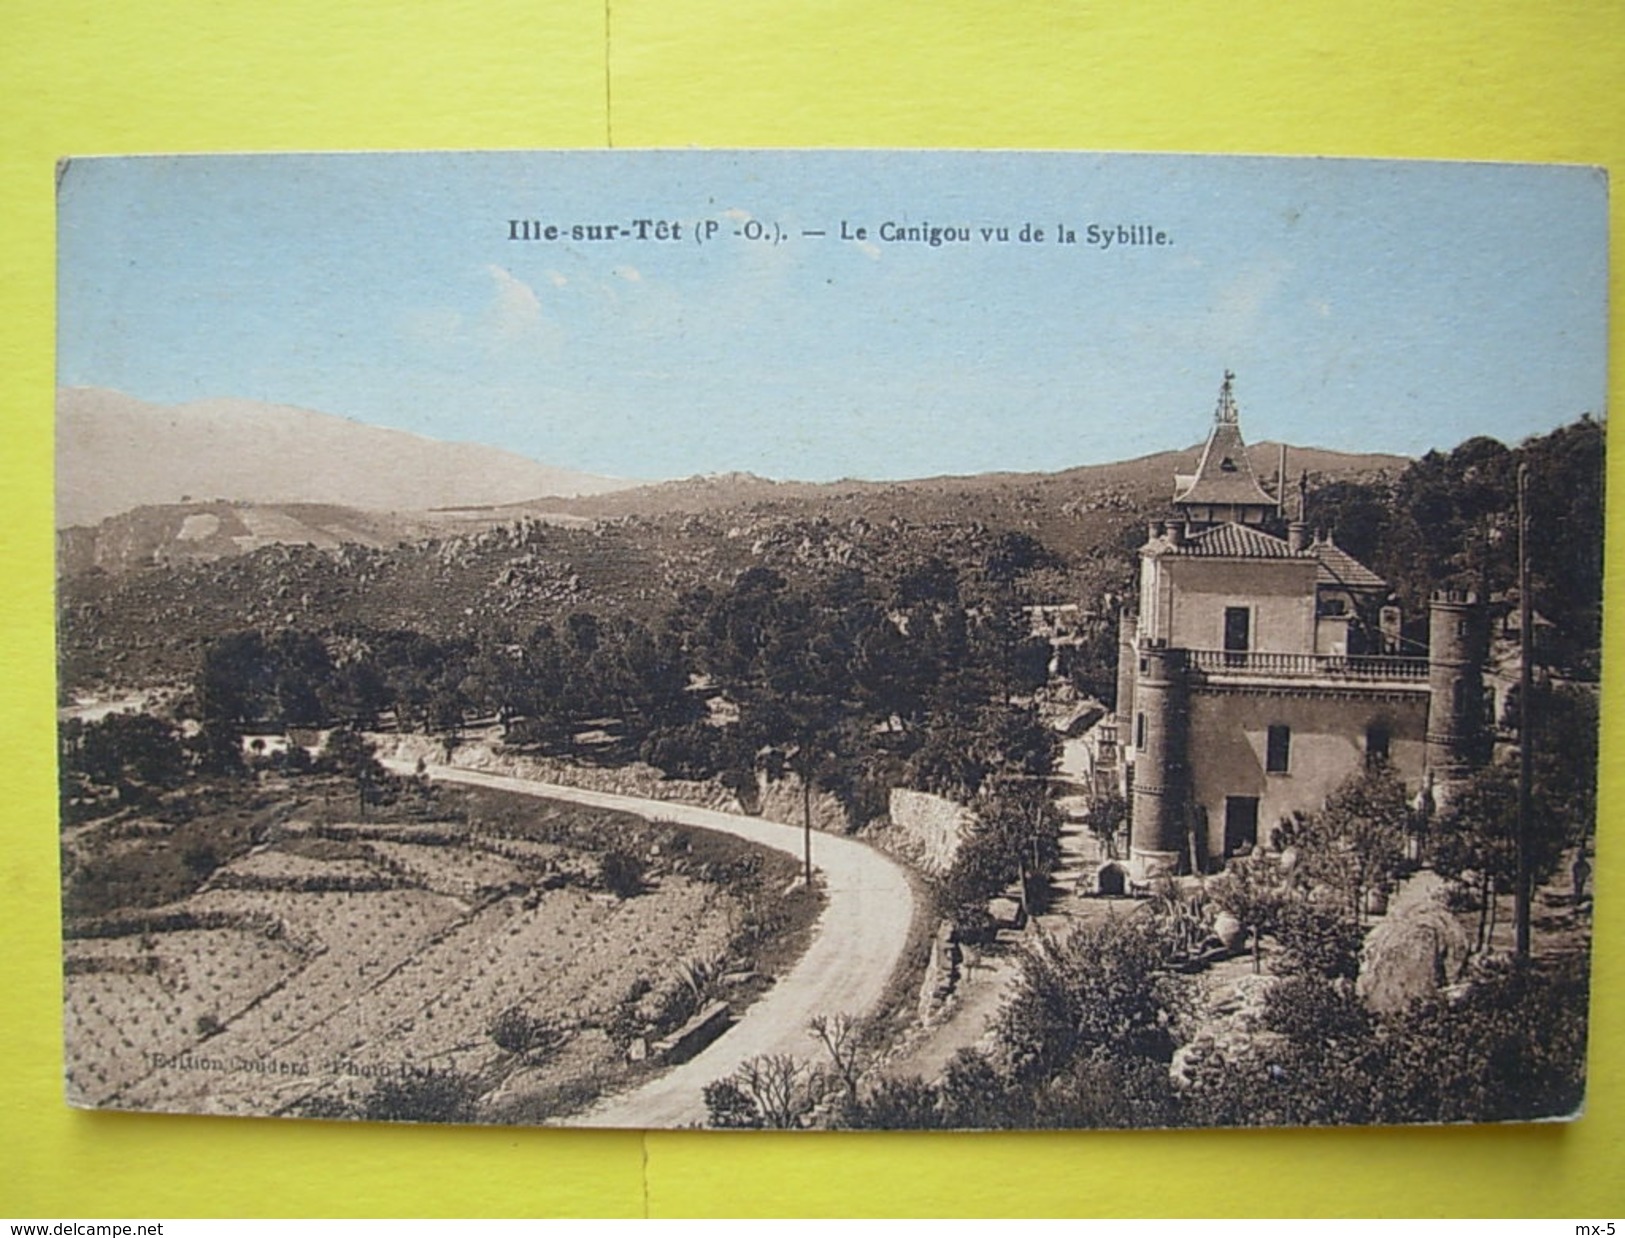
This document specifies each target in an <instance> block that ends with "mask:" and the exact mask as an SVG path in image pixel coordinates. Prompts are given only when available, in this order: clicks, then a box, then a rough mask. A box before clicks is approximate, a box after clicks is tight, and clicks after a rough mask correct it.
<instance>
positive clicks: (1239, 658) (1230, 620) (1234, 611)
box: [1224, 606, 1253, 666]
mask: <svg viewBox="0 0 1625 1238" xmlns="http://www.w3.org/2000/svg"><path fill="white" fill-rule="evenodd" d="M1252 625H1253V616H1252V612H1251V611H1249V610H1248V609H1247V608H1246V607H1245V606H1226V607H1225V608H1224V654H1225V657H1224V661H1225V665H1227V666H1245V665H1246V662H1247V657H1246V655H1247V650H1248V649H1250V648H1251V647H1252Z"/></svg>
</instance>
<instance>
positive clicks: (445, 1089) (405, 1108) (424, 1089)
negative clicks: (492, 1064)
mask: <svg viewBox="0 0 1625 1238" xmlns="http://www.w3.org/2000/svg"><path fill="white" fill-rule="evenodd" d="M479 1097H480V1088H479V1084H478V1083H477V1082H476V1081H475V1080H473V1079H471V1078H468V1077H466V1076H463V1075H455V1074H451V1073H449V1072H436V1073H434V1074H429V1075H412V1076H408V1077H407V1078H404V1079H385V1080H384V1081H383V1082H381V1083H379V1084H378V1085H377V1086H376V1087H374V1088H373V1090H372V1092H371V1094H370V1095H368V1097H367V1098H366V1100H365V1101H363V1102H362V1106H361V1116H362V1117H363V1118H366V1119H367V1120H369V1121H373V1122H472V1121H475V1120H476V1113H477V1109H478V1102H479Z"/></svg>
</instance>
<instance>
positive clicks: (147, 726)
mask: <svg viewBox="0 0 1625 1238" xmlns="http://www.w3.org/2000/svg"><path fill="white" fill-rule="evenodd" d="M59 744H60V749H61V758H62V760H61V771H62V773H61V777H62V795H63V800H64V802H66V801H67V800H68V799H69V798H72V797H73V796H75V795H80V794H84V793H85V792H87V791H91V790H94V789H97V788H105V789H106V790H110V791H113V792H114V793H115V794H116V795H117V797H118V801H119V803H120V804H133V803H140V802H144V801H146V800H149V799H151V798H153V797H154V796H155V795H157V794H158V793H159V792H161V791H165V790H168V789H170V788H172V787H175V786H178V785H180V783H181V781H182V780H183V779H184V778H185V775H186V750H185V748H184V747H183V745H182V742H181V737H180V734H179V732H178V731H176V729H175V728H174V727H172V726H171V725H170V724H169V723H167V722H164V721H163V720H162V719H159V718H155V717H153V716H152V715H151V714H137V713H115V714H108V715H107V716H106V717H104V718H99V719H97V720H95V721H93V722H83V721H81V720H80V719H77V718H70V719H69V720H68V721H66V722H65V723H63V725H62V730H61V733H60V736H59Z"/></svg>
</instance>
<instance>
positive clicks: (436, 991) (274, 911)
mask: <svg viewBox="0 0 1625 1238" xmlns="http://www.w3.org/2000/svg"><path fill="white" fill-rule="evenodd" d="M645 828H646V829H664V830H665V831H666V842H665V851H664V854H665V855H666V856H667V857H670V856H671V855H672V854H673V853H674V848H673V847H672V846H671V842H670V837H669V833H670V829H671V827H653V826H646V827H645ZM644 841H646V837H645V839H644ZM737 846H739V847H741V848H743V847H744V846H745V845H744V844H737ZM647 849H648V850H649V851H650V852H651V853H652V854H654V855H656V856H658V855H659V854H660V853H661V849H660V848H659V847H649V848H647ZM675 851H676V852H677V853H678V854H680V853H681V848H676V849H675ZM598 863H599V859H598V857H597V856H595V855H594V854H593V853H592V852H591V851H588V850H584V849H582V848H580V847H576V846H571V845H564V844H560V843H557V842H553V841H545V840H539V839H534V838H524V837H516V836H514V834H513V831H512V829H511V822H510V823H507V824H505V825H504V826H502V827H492V828H491V829H490V830H489V831H485V830H482V828H481V827H479V826H469V825H465V824H464V823H462V822H460V821H458V822H450V823H445V824H441V823H429V824H425V825H388V826H380V825H377V824H372V823H367V824H358V823H350V824H337V825H335V824H331V823H329V824H323V825H321V826H319V827H318V826H315V825H313V824H311V823H309V822H301V821H299V820H297V819H294V820H289V821H287V822H286V823H285V824H283V825H282V826H281V827H280V828H278V829H277V830H276V831H275V835H274V837H273V838H271V839H269V840H267V841H264V842H262V843H260V844H259V845H257V846H255V847H253V848H251V849H250V850H248V851H246V852H245V853H243V854H241V855H238V856H237V857H236V858H235V859H233V860H231V861H230V862H228V863H226V864H224V865H222V866H221V867H219V868H217V869H216V870H215V871H214V872H213V873H212V874H211V875H210V876H209V877H208V879H207V880H206V881H204V882H203V883H202V884H201V886H200V888H198V889H197V890H196V891H195V892H193V893H192V894H190V895H189V896H187V897H186V898H184V899H181V900H179V901H177V902H173V903H169V904H165V905H162V906H158V907H150V908H146V909H135V910H125V911H120V912H117V913H115V914H112V915H106V916H102V917H100V918H88V919H85V920H81V921H72V920H71V919H70V925H69V940H68V941H67V945H66V955H65V958H66V965H65V972H66V975H65V982H64V993H65V998H64V1000H65V1007H66V1032H67V1087H68V1095H69V1099H70V1100H71V1101H72V1102H73V1103H75V1104H80V1105H87V1106H97V1107H108V1108H118V1109H132V1110H158V1111H185V1112H194V1113H216V1114H240V1115H306V1116H320V1117H338V1116H383V1117H418V1116H422V1117H442V1118H443V1117H447V1116H454V1117H458V1118H463V1119H467V1120H477V1121H527V1122H535V1121H547V1120H550V1119H555V1118H561V1117H564V1116H567V1114H568V1113H569V1112H571V1111H574V1110H576V1109H579V1108H580V1107H581V1106H584V1105H585V1104H587V1103H589V1102H591V1101H592V1100H593V1099H594V1098H595V1097H596V1096H597V1095H598V1094H599V1092H600V1091H602V1090H604V1089H607V1088H615V1087H620V1086H622V1085H625V1084H627V1083H628V1082H631V1081H635V1080H636V1078H638V1077H639V1076H641V1075H644V1074H647V1073H649V1072H650V1071H652V1070H654V1069H656V1067H655V1066H654V1065H653V1064H651V1063H646V1062H642V1061H632V1060H629V1059H631V1058H639V1057H641V1054H640V1053H638V1052H634V1053H631V1054H629V1053H628V1052H627V1050H628V1048H629V1046H630V1044H631V1043H632V1042H633V1041H640V1042H643V1043H646V1042H647V1040H649V1039H651V1038H653V1037H654V1036H655V1035H657V1034H659V1033H660V1032H661V1030H662V1024H663V1021H664V1023H666V1024H669V1023H670V1022H671V1020H672V1019H674V1018H680V1017H681V1011H682V1009H683V992H682V990H683V986H684V985H685V984H687V985H690V986H696V987H697V982H696V975H698V976H699V977H700V978H702V979H704V978H708V979H709V980H710V981H711V982H712V983H718V982H719V978H720V976H721V974H722V972H723V970H724V967H727V968H732V969H734V971H735V972H736V973H738V975H736V977H735V983H742V984H747V985H748V984H754V985H755V986H756V987H755V988H754V989H753V990H751V991H752V992H759V991H760V988H761V986H763V985H765V984H766V983H767V981H766V980H765V979H763V978H761V977H758V976H754V975H753V974H751V973H750V972H749V967H750V963H751V960H750V958H749V957H748V953H746V954H742V953H741V944H740V943H741V927H742V925H743V924H745V923H746V922H747V921H748V919H749V914H748V912H749V909H748V908H747V905H746V904H747V902H748V901H750V900H749V899H746V898H741V896H740V893H739V888H738V886H737V884H733V885H731V884H730V883H728V882H722V881H718V880H715V879H714V875H713V874H712V873H711V871H710V867H709V866H707V868H706V871H705V872H704V873H691V872H685V871H683V869H684V865H683V864H682V863H681V862H667V861H664V860H657V861H656V862H654V863H651V864H650V867H649V875H648V878H647V880H646V883H645V889H644V891H643V892H642V893H639V894H637V895H636V896H635V897H627V898H620V897H617V896H616V895H615V894H612V893H609V892H607V891H606V890H604V889H602V888H601V886H602V883H601V882H599V881H597V880H595V877H596V866H597V865H598ZM764 863H765V862H764V861H763V859H762V857H760V856H758V857H757V858H756V859H755V860H753V861H751V862H750V863H747V865H746V867H747V868H749V867H751V864H754V865H755V868H756V870H757V871H762V870H763V869H764ZM766 871H768V872H770V873H771V875H772V879H773V880H775V881H777V880H778V878H779V876H780V875H779V874H778V873H777V870H776V869H774V868H772V867H771V865H766ZM685 961H694V962H695V963H697V964H699V970H698V972H695V971H693V970H690V971H688V972H687V973H686V974H685V972H684V969H683V968H682V966H681V964H683V963H684V962H685ZM504 1019H506V1020H507V1021H508V1025H510V1026H513V1027H517V1028H519V1029H521V1031H522V1032H524V1036H522V1037H521V1039H522V1040H524V1043H521V1044H518V1045H516V1044H515V1043H514V1037H513V1036H508V1037H504V1036H502V1035H500V1034H496V1033H495V1032H494V1030H493V1029H496V1028H499V1027H500V1026H502V1025H503V1023H502V1021H503V1020H504ZM525 1037H529V1039H525ZM436 1089H438V1093H437V1094H440V1095H445V1094H448V1093H450V1094H453V1095H455V1096H456V1097H457V1099H458V1105H459V1106H460V1108H458V1109H456V1111H455V1112H452V1113H449V1114H448V1113H447V1112H445V1111H443V1110H436V1109H432V1107H431V1109H429V1110H426V1111H425V1112H423V1113H422V1114H418V1113H415V1112H406V1113H399V1112H390V1111H387V1105H386V1106H385V1107H384V1109H385V1111H380V1100H379V1098H380V1097H381V1096H384V1097H388V1096H396V1097H399V1096H401V1095H407V1096H411V1095H413V1094H414V1093H415V1091H426V1092H429V1093H435V1092H436Z"/></svg>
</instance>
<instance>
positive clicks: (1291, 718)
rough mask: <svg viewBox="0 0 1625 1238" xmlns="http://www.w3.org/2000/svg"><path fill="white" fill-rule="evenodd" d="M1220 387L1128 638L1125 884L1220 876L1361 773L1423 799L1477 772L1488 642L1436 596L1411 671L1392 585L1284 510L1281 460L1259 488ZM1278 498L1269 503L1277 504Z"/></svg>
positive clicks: (1144, 554)
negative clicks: (1217, 871) (1381, 766)
mask: <svg viewBox="0 0 1625 1238" xmlns="http://www.w3.org/2000/svg"><path fill="white" fill-rule="evenodd" d="M1232 384H1233V376H1232V375H1230V374H1226V375H1225V379H1224V384H1223V386H1222V387H1221V388H1220V391H1219V400H1218V407H1217V408H1216V410H1215V412H1214V421H1213V427H1212V431H1211V433H1210V434H1209V436H1208V440H1207V445H1206V447H1205V449H1204V450H1203V452H1202V456H1201V460H1200V462H1199V463H1198V465H1197V468H1196V471H1195V472H1194V473H1193V474H1189V475H1180V476H1177V477H1176V478H1175V486H1174V495H1173V502H1172V510H1171V512H1170V513H1169V515H1168V516H1167V518H1165V519H1163V520H1158V521H1153V522H1152V524H1151V526H1150V529H1149V533H1148V536H1147V539H1146V542H1145V544H1144V545H1143V546H1142V547H1141V548H1140V552H1139V553H1140V588H1139V600H1138V607H1137V613H1130V612H1125V614H1124V615H1123V617H1122V625H1121V629H1120V647H1119V659H1118V676H1117V684H1118V686H1117V706H1116V724H1117V725H1116V731H1117V737H1118V742H1119V744H1120V747H1121V754H1122V760H1123V765H1122V768H1123V782H1124V791H1125V794H1126V797H1127V799H1128V801H1129V805H1130V816H1129V820H1130V835H1129V841H1130V863H1129V878H1130V880H1131V881H1133V882H1136V883H1145V882H1147V881H1150V880H1152V879H1154V878H1157V877H1159V876H1163V875H1168V874H1175V873H1182V872H1190V871H1193V870H1198V869H1200V870H1211V869H1213V868H1216V867H1218V866H1220V865H1222V864H1223V862H1224V860H1225V859H1227V858H1229V857H1230V856H1233V855H1236V854H1238V853H1243V852H1245V851H1247V850H1249V849H1251V848H1254V847H1259V846H1268V845H1269V837H1270V833H1271V831H1272V829H1273V828H1274V827H1275V826H1276V824H1277V823H1279V822H1280V821H1281V820H1282V819H1283V818H1288V817H1290V816H1291V815H1292V814H1293V813H1294V812H1298V811H1313V810H1315V809H1318V808H1320V807H1321V806H1322V805H1323V804H1324V803H1325V801H1326V798H1327V796H1328V795H1329V794H1330V793H1331V792H1332V791H1333V790H1334V789H1336V787H1337V786H1338V785H1339V784H1341V783H1342V782H1343V781H1345V780H1346V779H1347V778H1348V777H1349V775H1350V774H1351V773H1354V772H1355V771H1357V770H1359V769H1360V768H1362V767H1363V766H1364V765H1365V764H1367V763H1371V762H1376V761H1386V762H1388V763H1389V764H1390V765H1391V766H1392V768H1393V769H1394V771H1395V772H1396V773H1397V774H1398V775H1399V777H1400V778H1401V779H1402V780H1403V781H1404V782H1405V784H1406V787H1407V789H1408V790H1409V791H1410V792H1411V793H1413V794H1418V795H1419V794H1421V793H1422V792H1423V789H1424V788H1425V787H1433V786H1435V785H1436V784H1437V786H1438V787H1439V789H1440V790H1441V791H1442V790H1443V789H1444V788H1445V787H1447V786H1448V785H1449V784H1450V783H1451V782H1452V781H1454V780H1456V779H1459V778H1460V777H1462V776H1463V775H1464V774H1465V773H1466V772H1467V771H1468V770H1469V769H1470V768H1471V766H1472V765H1473V764H1474V763H1475V762H1476V761H1477V760H1478V758H1479V752H1480V748H1481V742H1482V737H1483V731H1484V726H1483V716H1484V707H1483V683H1482V665H1483V661H1484V657H1485V648H1484V646H1485V640H1486V633H1485V625H1484V617H1483V613H1482V608H1481V607H1480V606H1479V604H1478V602H1477V600H1476V599H1475V598H1474V596H1473V595H1471V594H1466V593H1452V592H1440V593H1436V594H1435V595H1434V597H1433V599H1432V603H1431V606H1430V613H1429V624H1428V634H1429V647H1428V651H1427V654H1426V656H1408V655H1407V654H1406V653H1404V652H1402V648H1403V646H1402V645H1401V643H1400V640H1399V632H1400V618H1401V616H1400V615H1399V611H1398V608H1397V607H1396V606H1395V605H1393V603H1392V600H1391V595H1390V591H1389V586H1388V584H1387V582H1385V581H1384V580H1383V579H1382V578H1381V577H1379V576H1377V575H1376V573H1374V572H1372V571H1371V570H1370V569H1369V568H1367V567H1366V566H1364V565H1363V564H1361V563H1359V562H1357V561H1356V560H1355V559H1354V558H1353V557H1352V556H1351V555H1349V554H1348V553H1347V552H1345V551H1344V550H1342V549H1341V548H1340V547H1338V546H1337V544H1336V543H1335V542H1334V541H1332V540H1331V539H1330V538H1329V537H1321V536H1315V537H1311V536H1310V535H1309V532H1308V529H1307V526H1306V525H1305V523H1304V519H1303V515H1304V512H1303V487H1302V484H1301V483H1300V486H1299V488H1298V494H1297V496H1296V498H1297V505H1296V511H1295V512H1292V513H1289V511H1288V506H1289V505H1288V495H1287V482H1286V477H1287V473H1286V459H1285V450H1284V449H1283V450H1282V454H1281V457H1280V462H1279V466H1278V468H1277V470H1276V473H1275V476H1274V478H1267V477H1265V478H1261V477H1260V476H1259V474H1258V473H1257V472H1256V471H1255V469H1254V467H1253V463H1252V461H1251V459H1250V458H1249V456H1248V453H1247V447H1246V444H1245V443H1244V442H1243V440H1242V437H1241V426H1240V421H1239V417H1238V415H1237V409H1236V403H1235V398H1234V393H1233V387H1232ZM1272 487H1273V488H1272Z"/></svg>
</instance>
